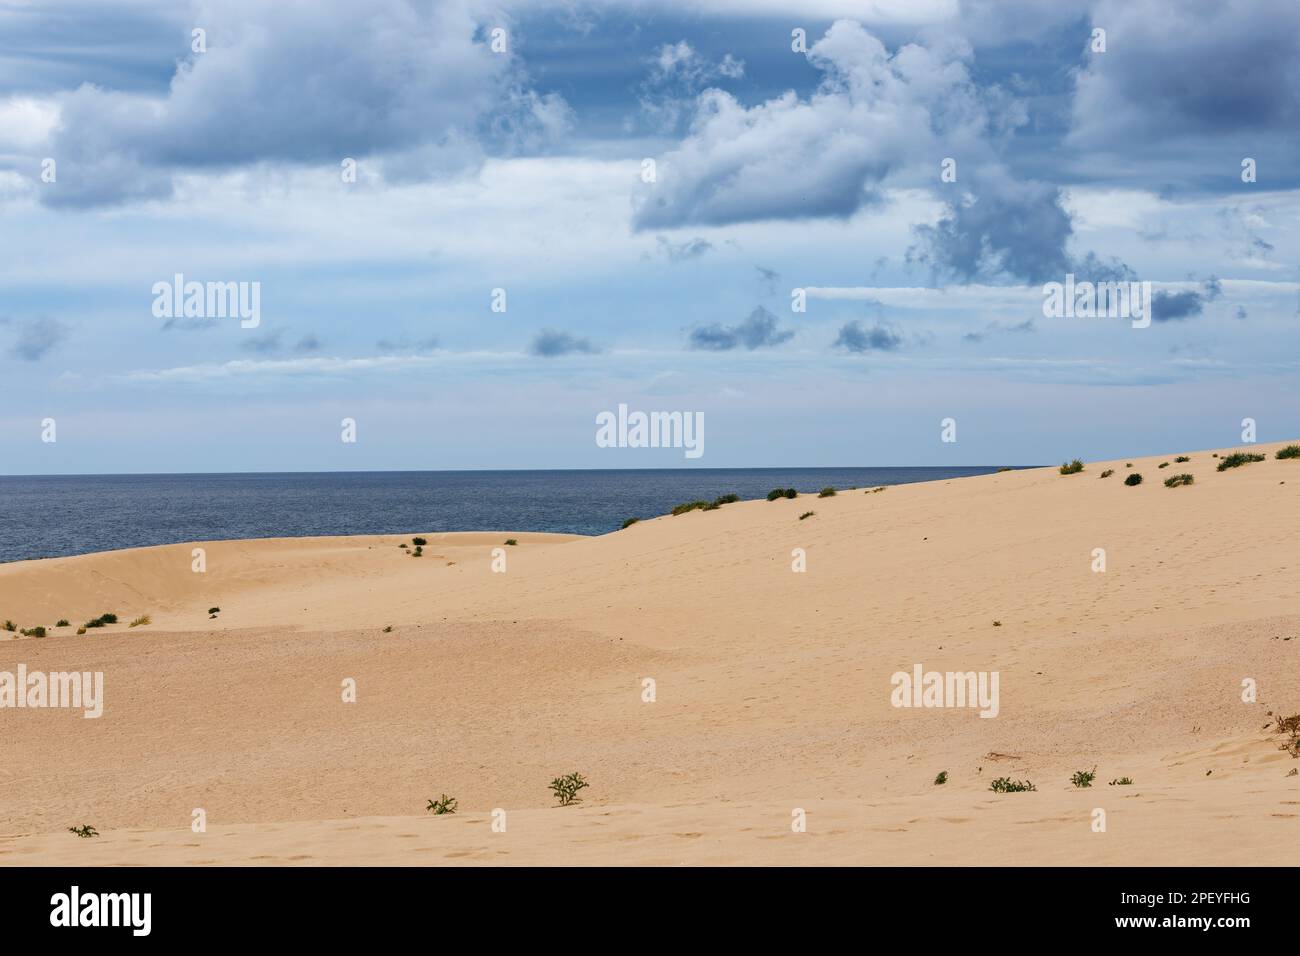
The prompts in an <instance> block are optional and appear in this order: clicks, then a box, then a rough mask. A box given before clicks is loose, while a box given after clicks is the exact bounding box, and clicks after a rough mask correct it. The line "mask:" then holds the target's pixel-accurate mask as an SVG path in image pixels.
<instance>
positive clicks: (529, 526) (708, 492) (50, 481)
mask: <svg viewBox="0 0 1300 956" xmlns="http://www.w3.org/2000/svg"><path fill="white" fill-rule="evenodd" d="M996 470H997V466H989V467H965V468H707V469H706V468H680V469H676V468H670V469H644V470H622V469H620V470H614V469H611V470H591V471H400V472H395V471H382V472H304V473H283V474H212V475H84V476H83V475H78V476H62V475H60V476H36V477H17V476H14V477H0V562H6V561H18V560H22V559H26V558H46V557H59V556H64V555H72V554H86V553H89V552H92V551H107V550H110V549H115V548H134V547H141V546H144V545H154V544H175V543H177V542H182V541H213V540H221V539H230V538H279V537H301V536H307V535H332V534H412V533H420V532H437V531H552V532H566V533H571V534H605V533H607V532H610V531H616V530H617V529H618V528H619V527H620V526H621V525H622V524H623V521H624V520H625V519H627V518H632V517H637V518H652V517H654V516H656V515H662V514H665V513H667V512H668V511H669V510H670V509H671V508H672V506H673V505H676V504H680V503H681V502H684V501H694V500H696V499H700V498H705V499H712V498H717V497H719V496H721V495H724V494H729V493H735V494H738V495H740V497H742V498H762V497H765V496H766V495H767V493H768V492H769V491H770V490H771V489H773V488H776V487H782V488H786V487H793V488H796V489H797V490H798V491H799V492H800V493H801V494H804V493H809V492H813V493H815V492H817V491H819V490H820V489H822V488H824V487H826V486H828V485H830V486H833V487H836V488H841V489H843V488H850V487H856V488H871V487H875V486H876V485H897V484H906V483H908V482H914V481H934V480H938V479H944V478H958V477H965V476H967V475H984V474H988V473H989V472H993V471H996Z"/></svg>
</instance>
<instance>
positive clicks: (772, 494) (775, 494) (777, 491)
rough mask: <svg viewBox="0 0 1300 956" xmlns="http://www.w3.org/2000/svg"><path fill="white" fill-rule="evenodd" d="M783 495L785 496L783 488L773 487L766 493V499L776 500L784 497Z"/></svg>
mask: <svg viewBox="0 0 1300 956" xmlns="http://www.w3.org/2000/svg"><path fill="white" fill-rule="evenodd" d="M784 497H785V489H784V488H773V489H772V490H771V491H769V492H768V493H767V500H768V501H776V500H777V499H778V498H784Z"/></svg>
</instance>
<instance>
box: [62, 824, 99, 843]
mask: <svg viewBox="0 0 1300 956" xmlns="http://www.w3.org/2000/svg"><path fill="white" fill-rule="evenodd" d="M68 832H69V833H75V834H76V835H77V836H79V837H81V838H83V839H84V838H86V837H97V836H99V831H98V830H96V829H95V828H94V827H92V826H90V825H89V824H84V823H83V824H82V825H81V826H79V827H68Z"/></svg>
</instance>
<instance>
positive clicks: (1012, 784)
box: [989, 777, 1038, 793]
mask: <svg viewBox="0 0 1300 956" xmlns="http://www.w3.org/2000/svg"><path fill="white" fill-rule="evenodd" d="M989 789H990V790H992V791H993V792H994V793H1028V792H1029V791H1030V790H1037V789H1038V788H1037V787H1035V786H1034V785H1033V784H1032V783H1030V782H1029V781H1028V780H1012V779H1011V778H1010V777H998V779H996V780H994V781H993V782H992V783H991V784H989Z"/></svg>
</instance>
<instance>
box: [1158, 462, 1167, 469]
mask: <svg viewBox="0 0 1300 956" xmlns="http://www.w3.org/2000/svg"><path fill="white" fill-rule="evenodd" d="M1160 467H1161V468H1168V467H1169V462H1167V461H1162V462H1161V463H1160Z"/></svg>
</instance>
